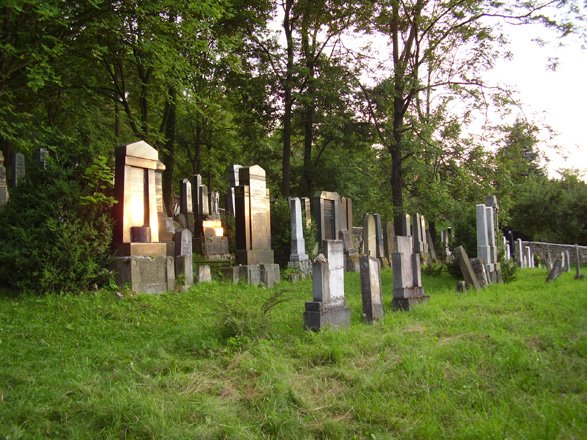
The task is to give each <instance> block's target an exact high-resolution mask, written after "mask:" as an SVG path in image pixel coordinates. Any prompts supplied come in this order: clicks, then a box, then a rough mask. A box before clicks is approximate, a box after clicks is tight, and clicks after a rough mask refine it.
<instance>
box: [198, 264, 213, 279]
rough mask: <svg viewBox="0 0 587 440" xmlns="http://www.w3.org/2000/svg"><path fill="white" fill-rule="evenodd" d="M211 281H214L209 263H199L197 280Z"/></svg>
mask: <svg viewBox="0 0 587 440" xmlns="http://www.w3.org/2000/svg"><path fill="white" fill-rule="evenodd" d="M210 281H212V274H211V272H210V266H209V265H208V264H201V265H199V266H198V270H197V272H196V282H198V283H209V282H210Z"/></svg>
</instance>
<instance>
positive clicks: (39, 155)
mask: <svg viewBox="0 0 587 440" xmlns="http://www.w3.org/2000/svg"><path fill="white" fill-rule="evenodd" d="M48 158H49V150H47V149H46V148H39V149H37V151H35V154H34V156H33V159H34V160H35V162H36V163H37V165H38V166H40V167H41V168H46V166H47V159H48Z"/></svg>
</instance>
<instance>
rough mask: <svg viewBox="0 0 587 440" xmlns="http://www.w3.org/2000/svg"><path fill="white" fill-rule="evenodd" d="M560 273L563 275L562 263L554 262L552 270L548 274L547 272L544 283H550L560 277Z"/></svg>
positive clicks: (559, 261)
mask: <svg viewBox="0 0 587 440" xmlns="http://www.w3.org/2000/svg"><path fill="white" fill-rule="evenodd" d="M562 273H563V269H562V261H561V260H560V259H559V260H556V261H555V262H554V264H553V266H552V269H551V270H550V272H548V276H547V277H546V282H547V283H550V282H552V281H554V280H556V279H557V278H558V277H560V276H561V274H562Z"/></svg>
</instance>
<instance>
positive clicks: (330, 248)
mask: <svg viewBox="0 0 587 440" xmlns="http://www.w3.org/2000/svg"><path fill="white" fill-rule="evenodd" d="M322 250H323V251H324V254H319V255H318V256H317V257H316V259H315V260H314V262H313V263H312V290H313V297H314V298H313V301H310V302H306V305H305V311H304V325H305V327H306V328H308V329H310V330H314V331H318V330H320V329H322V328H324V327H348V326H349V324H350V319H351V312H350V310H349V308H348V306H347V304H346V301H345V298H344V249H343V243H342V241H341V240H325V241H324V242H323V243H322Z"/></svg>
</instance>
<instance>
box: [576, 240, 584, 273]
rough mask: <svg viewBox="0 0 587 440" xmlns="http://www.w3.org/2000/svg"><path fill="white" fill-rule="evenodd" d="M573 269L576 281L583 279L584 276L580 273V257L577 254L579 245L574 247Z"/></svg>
mask: <svg viewBox="0 0 587 440" xmlns="http://www.w3.org/2000/svg"><path fill="white" fill-rule="evenodd" d="M575 268H576V270H577V272H576V274H575V279H576V280H581V279H583V278H585V275H583V274H582V273H581V255H580V254H579V245H577V244H576V245H575Z"/></svg>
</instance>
